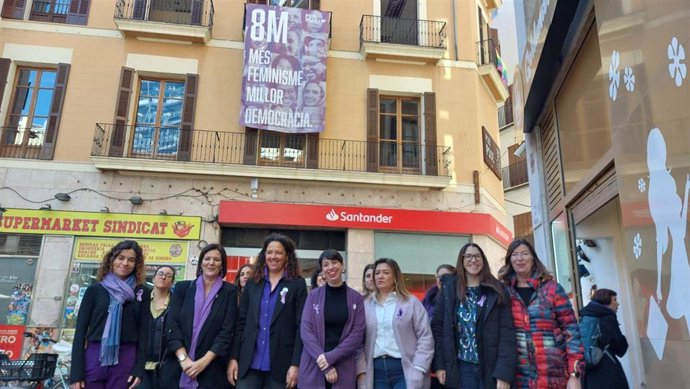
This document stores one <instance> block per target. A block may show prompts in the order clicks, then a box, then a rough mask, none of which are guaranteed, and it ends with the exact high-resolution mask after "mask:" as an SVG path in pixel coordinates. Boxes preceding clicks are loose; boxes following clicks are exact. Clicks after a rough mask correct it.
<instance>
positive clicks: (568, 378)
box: [498, 239, 584, 389]
mask: <svg viewBox="0 0 690 389" xmlns="http://www.w3.org/2000/svg"><path fill="white" fill-rule="evenodd" d="M498 279H499V280H501V281H502V282H503V283H504V284H505V285H506V286H507V287H508V292H509V293H510V301H511V306H512V311H513V324H514V326H515V339H516V343H517V357H518V359H517V368H516V371H515V381H514V382H513V386H512V387H513V388H516V389H527V388H530V389H542V388H543V389H547V388H567V389H580V373H582V370H583V367H584V366H582V364H581V363H580V361H582V359H583V358H584V349H583V347H582V340H581V339H580V330H579V327H578V324H577V318H576V317H575V312H574V311H573V308H572V305H571V304H570V300H569V299H568V295H567V294H566V293H565V290H564V289H563V287H562V286H561V285H560V284H559V283H558V282H556V281H554V279H553V276H552V275H551V274H550V273H549V271H548V270H547V269H546V266H544V264H543V263H542V262H541V261H540V260H539V258H538V257H537V253H536V252H535V251H534V247H532V244H531V243H530V242H529V241H527V240H525V239H515V240H514V241H513V242H512V243H511V244H510V246H508V251H507V253H506V257H505V262H504V265H503V267H502V268H501V270H499V271H498Z"/></svg>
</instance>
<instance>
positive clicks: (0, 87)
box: [0, 58, 12, 107]
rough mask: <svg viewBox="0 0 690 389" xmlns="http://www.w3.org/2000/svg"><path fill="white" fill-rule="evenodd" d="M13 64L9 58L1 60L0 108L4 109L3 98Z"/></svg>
mask: <svg viewBox="0 0 690 389" xmlns="http://www.w3.org/2000/svg"><path fill="white" fill-rule="evenodd" d="M11 63H12V60H10V59H9V58H0V107H2V98H3V95H4V94H5V85H6V84H7V75H8V74H9V73H10V64H11ZM8 106H9V104H8Z"/></svg>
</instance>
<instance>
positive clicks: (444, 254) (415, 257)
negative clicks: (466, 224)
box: [374, 232, 470, 299]
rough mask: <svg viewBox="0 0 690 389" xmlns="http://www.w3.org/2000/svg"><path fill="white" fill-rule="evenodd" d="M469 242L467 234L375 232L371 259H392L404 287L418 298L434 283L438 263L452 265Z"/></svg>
mask: <svg viewBox="0 0 690 389" xmlns="http://www.w3.org/2000/svg"><path fill="white" fill-rule="evenodd" d="M469 241H470V238H469V237H468V236H452V235H418V234H404V233H392V232H376V233H375V235H374V258H382V257H386V258H393V259H395V260H396V262H398V264H399V265H400V270H401V271H402V272H403V275H404V278H405V285H406V286H407V289H409V290H410V292H412V293H413V294H414V295H415V296H417V297H419V298H420V299H421V298H422V297H424V293H425V292H426V290H427V289H429V288H430V287H431V286H432V285H433V284H434V282H435V280H436V279H435V273H436V268H437V267H438V265H441V264H444V263H447V264H450V265H453V266H455V263H456V262H457V256H458V251H460V248H461V247H462V246H463V245H464V244H465V243H468V242H469Z"/></svg>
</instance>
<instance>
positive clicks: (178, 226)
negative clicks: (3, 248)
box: [0, 208, 201, 240]
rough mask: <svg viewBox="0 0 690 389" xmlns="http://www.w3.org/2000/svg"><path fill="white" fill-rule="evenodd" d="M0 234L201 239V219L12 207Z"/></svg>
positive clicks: (0, 219) (0, 221) (2, 220)
mask: <svg viewBox="0 0 690 389" xmlns="http://www.w3.org/2000/svg"><path fill="white" fill-rule="evenodd" d="M0 233H17V234H42V235H76V236H98V237H111V238H128V239H139V238H148V239H184V240H197V239H199V237H200V235H201V218H200V217H194V216H168V215H132V214H128V213H101V212H72V211H52V210H50V211H43V210H33V209H12V208H9V209H7V211H5V212H4V213H3V214H2V216H0Z"/></svg>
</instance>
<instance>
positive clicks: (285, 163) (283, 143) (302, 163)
mask: <svg viewBox="0 0 690 389" xmlns="http://www.w3.org/2000/svg"><path fill="white" fill-rule="evenodd" d="M265 136H274V137H278V142H279V147H278V150H279V154H278V159H277V161H276V162H273V160H270V159H264V158H262V157H261V154H262V153H261V150H262V148H263V144H264V137H265ZM258 137H259V139H258V142H257V164H258V165H259V166H280V167H302V168H303V167H306V166H307V134H302V133H294V134H293V133H284V132H277V131H270V130H259V131H258ZM289 137H293V138H295V139H299V140H300V141H301V145H302V149H301V150H302V156H301V158H300V159H299V160H297V161H289V160H286V159H285V149H286V148H287V146H288V141H289V139H288V138H289ZM267 148H268V147H267ZM271 148H274V147H271Z"/></svg>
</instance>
